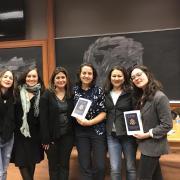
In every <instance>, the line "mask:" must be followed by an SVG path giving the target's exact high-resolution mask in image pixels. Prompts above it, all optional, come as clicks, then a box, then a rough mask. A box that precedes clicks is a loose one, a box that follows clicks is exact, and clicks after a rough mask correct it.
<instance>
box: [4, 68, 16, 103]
mask: <svg viewBox="0 0 180 180" xmlns="http://www.w3.org/2000/svg"><path fill="white" fill-rule="evenodd" d="M7 71H10V72H11V73H12V75H13V83H12V86H11V87H10V88H9V89H8V90H7V91H8V93H9V94H11V95H12V96H13V99H14V100H15V97H16V87H17V81H16V76H15V74H14V72H13V71H11V70H10V69H8V68H4V69H3V70H1V71H0V90H1V88H2V87H1V79H2V77H3V75H4V74H5V73H6V72H7ZM1 93H2V91H1Z"/></svg>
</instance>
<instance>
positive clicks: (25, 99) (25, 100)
mask: <svg viewBox="0 0 180 180" xmlns="http://www.w3.org/2000/svg"><path fill="white" fill-rule="evenodd" d="M40 89H41V85H40V84H36V85H35V86H33V87H30V86H27V85H26V84H24V85H23V86H21V87H20V98H21V104H22V109H23V117H22V121H23V122H22V126H21V128H20V131H21V133H22V134H23V135H24V136H25V137H31V135H30V131H29V125H28V122H27V114H28V112H29V110H30V107H31V102H30V99H29V96H28V92H31V93H33V94H34V96H35V102H34V116H35V117H37V116H38V115H39V100H40Z"/></svg>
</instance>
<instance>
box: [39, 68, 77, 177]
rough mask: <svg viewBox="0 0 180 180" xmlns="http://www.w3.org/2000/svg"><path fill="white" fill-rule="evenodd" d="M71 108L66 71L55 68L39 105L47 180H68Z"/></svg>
mask: <svg viewBox="0 0 180 180" xmlns="http://www.w3.org/2000/svg"><path fill="white" fill-rule="evenodd" d="M73 107H74V106H73V99H72V90H71V83H70V79H69V74H68V72H67V70H66V69H65V68H63V67H57V68H56V69H55V70H54V72H53V73H52V76H51V78H50V81H49V88H48V89H47V90H46V91H45V92H44V94H43V95H42V97H41V103H40V120H41V136H42V144H43V148H44V150H45V152H46V154H47V158H48V165H49V176H50V180H61V179H62V180H68V178H69V161H70V155H71V151H72V148H73V145H74V129H73V124H74V122H73V121H75V120H74V119H73V118H72V117H71V113H72V110H73Z"/></svg>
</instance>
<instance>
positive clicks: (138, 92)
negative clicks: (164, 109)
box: [130, 65, 162, 108]
mask: <svg viewBox="0 0 180 180" xmlns="http://www.w3.org/2000/svg"><path fill="white" fill-rule="evenodd" d="M134 69H140V70H142V71H143V72H144V73H145V74H146V76H147V78H148V83H147V85H146V87H145V89H144V90H142V89H141V88H138V87H137V86H135V85H134V83H132V86H133V88H134V92H135V97H136V98H137V107H138V108H140V107H141V106H143V105H144V103H145V102H146V101H148V100H152V98H153V97H154V95H155V93H156V92H157V91H158V90H162V85H161V83H160V82H159V81H158V80H156V79H155V77H154V75H153V73H152V72H151V71H150V69H148V67H146V66H144V65H135V66H134V67H132V68H131V70H130V75H131V73H132V71H133V70H134ZM142 97H143V98H142Z"/></svg>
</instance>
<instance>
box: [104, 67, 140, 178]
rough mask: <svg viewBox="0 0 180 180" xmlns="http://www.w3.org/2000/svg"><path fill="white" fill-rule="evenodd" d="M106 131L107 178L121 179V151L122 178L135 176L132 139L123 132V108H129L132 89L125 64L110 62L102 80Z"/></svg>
mask: <svg viewBox="0 0 180 180" xmlns="http://www.w3.org/2000/svg"><path fill="white" fill-rule="evenodd" d="M104 89H105V94H106V101H105V105H106V109H107V117H106V131H107V144H108V152H109V159H110V166H111V179H112V180H121V179H122V154H123V156H124V159H125V164H126V179H127V180H136V147H137V145H136V140H135V138H134V137H133V136H128V135H127V132H126V126H125V120H124V115H123V112H124V111H130V110H133V101H132V90H131V89H130V83H129V78H128V75H127V72H126V70H125V68H123V67H120V66H114V67H112V69H111V70H110V72H109V74H108V76H107V79H106V82H105V87H104Z"/></svg>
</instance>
